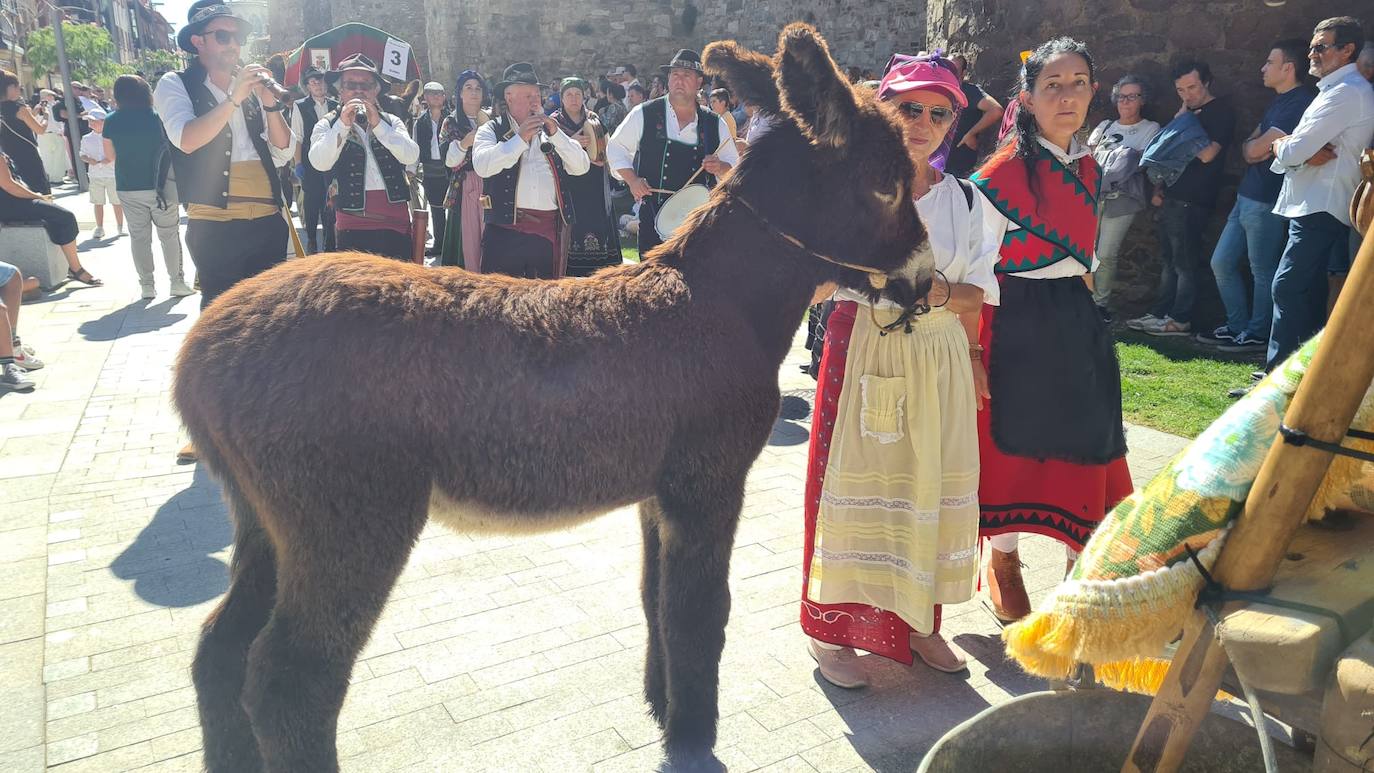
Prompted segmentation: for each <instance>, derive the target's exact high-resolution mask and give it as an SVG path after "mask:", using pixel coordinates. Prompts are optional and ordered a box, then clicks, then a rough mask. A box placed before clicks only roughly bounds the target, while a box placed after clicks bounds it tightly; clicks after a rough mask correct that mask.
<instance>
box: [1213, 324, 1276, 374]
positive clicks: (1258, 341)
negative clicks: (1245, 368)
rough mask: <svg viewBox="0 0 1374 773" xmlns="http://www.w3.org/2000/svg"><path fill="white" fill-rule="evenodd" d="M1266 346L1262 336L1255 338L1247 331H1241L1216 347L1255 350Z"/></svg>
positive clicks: (1267, 345)
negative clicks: (1233, 337)
mask: <svg viewBox="0 0 1374 773" xmlns="http://www.w3.org/2000/svg"><path fill="white" fill-rule="evenodd" d="M1268 348H1269V342H1268V341H1266V340H1264V339H1262V338H1255V337H1254V336H1252V335H1250V334H1249V333H1241V334H1240V335H1238V336H1236V337H1235V339H1233V340H1231V341H1230V342H1228V343H1224V344H1221V345H1220V346H1218V347H1217V349H1219V350H1221V351H1223V352H1257V351H1261V350H1264V349H1268ZM1251 375H1253V374H1251Z"/></svg>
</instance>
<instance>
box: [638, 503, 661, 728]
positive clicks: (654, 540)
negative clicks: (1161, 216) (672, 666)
mask: <svg viewBox="0 0 1374 773" xmlns="http://www.w3.org/2000/svg"><path fill="white" fill-rule="evenodd" d="M662 517H663V516H662V513H661V511H660V510H659V506H658V500H657V499H646V500H644V501H643V502H640V503H639V526H640V531H641V533H642V534H643V537H644V569H643V578H642V580H641V581H640V585H639V593H640V598H641V600H642V601H643V603H644V622H645V624H646V626H647V627H648V629H649V641H648V644H647V645H646V646H645V648H644V650H645V651H644V700H646V701H648V703H649V716H651V717H653V718H654V721H655V722H657V723H658V726H659V727H660V728H662V727H663V726H664V725H665V723H667V721H668V672H667V670H666V668H667V664H665V663H664V662H663V625H662V622H661V620H662V617H661V616H660V614H659V607H658V599H659V590H660V589H659V567H660V566H661V565H662V563H663V557H662V548H661V545H660V540H659V521H660V520H661V519H662Z"/></svg>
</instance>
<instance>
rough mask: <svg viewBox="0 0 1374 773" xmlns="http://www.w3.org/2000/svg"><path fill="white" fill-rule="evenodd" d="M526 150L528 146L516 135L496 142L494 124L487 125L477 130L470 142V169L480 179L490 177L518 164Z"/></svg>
mask: <svg viewBox="0 0 1374 773" xmlns="http://www.w3.org/2000/svg"><path fill="white" fill-rule="evenodd" d="M528 149H529V145H528V144H526V142H525V141H524V140H523V139H521V138H520V135H519V134H518V133H516V134H512V135H511V136H510V139H508V140H506V141H505V142H498V141H497V139H496V123H495V122H491V123H487V124H485V125H483V126H482V128H480V129H478V130H477V136H476V137H474V138H473V140H472V168H473V169H475V170H477V174H478V176H480V177H491V176H493V175H495V174H498V173H500V172H503V171H505V170H507V169H510V168H511V167H513V166H515V165H516V164H518V163H520V158H521V156H524V155H525V151H526V150H528Z"/></svg>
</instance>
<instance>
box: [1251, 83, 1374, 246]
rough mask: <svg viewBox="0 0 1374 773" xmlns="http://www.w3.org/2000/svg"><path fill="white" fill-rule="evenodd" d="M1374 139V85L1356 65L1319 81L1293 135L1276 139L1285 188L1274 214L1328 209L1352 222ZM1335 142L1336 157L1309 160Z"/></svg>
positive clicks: (1275, 167)
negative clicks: (1364, 156) (1317, 162)
mask: <svg viewBox="0 0 1374 773" xmlns="http://www.w3.org/2000/svg"><path fill="white" fill-rule="evenodd" d="M1371 140H1374V88H1370V85H1369V82H1368V81H1366V80H1365V79H1364V78H1363V77H1362V76H1361V75H1360V71H1359V70H1358V69H1356V68H1355V65H1354V64H1347V65H1346V66H1344V67H1342V68H1340V69H1338V70H1336V71H1335V72H1332V73H1330V74H1329V75H1327V76H1326V77H1324V78H1322V79H1321V80H1319V81H1317V98H1316V99H1313V100H1312V104H1310V105H1308V106H1307V109H1306V110H1305V111H1303V114H1302V120H1300V121H1298V125H1297V126H1296V127H1294V129H1293V133H1292V134H1290V135H1288V136H1287V137H1284V138H1283V139H1280V140H1278V141H1276V142H1275V143H1274V163H1273V164H1272V165H1271V166H1270V169H1272V170H1273V171H1275V172H1278V173H1280V174H1282V175H1283V187H1282V188H1281V189H1279V198H1278V200H1277V201H1276V202H1274V214H1276V215H1282V216H1283V217H1287V218H1294V217H1302V216H1303V215H1311V214H1314V213H1316V212H1326V213H1328V214H1330V215H1331V216H1332V217H1334V218H1336V219H1337V220H1339V221H1341V222H1342V223H1344V224H1346V225H1350V199H1351V197H1352V196H1354V195H1355V186H1356V185H1358V184H1359V182H1360V153H1361V152H1363V151H1364V149H1365V148H1367V147H1369V144H1370V141H1371ZM1327 143H1330V144H1331V145H1333V146H1334V147H1335V148H1336V157H1335V158H1334V159H1332V160H1330V161H1328V162H1326V163H1325V164H1322V165H1321V166H1309V165H1308V163H1307V160H1308V159H1309V158H1311V157H1312V156H1313V155H1315V154H1316V152H1317V151H1319V150H1321V149H1322V147H1323V146H1325V145H1326V144H1327Z"/></svg>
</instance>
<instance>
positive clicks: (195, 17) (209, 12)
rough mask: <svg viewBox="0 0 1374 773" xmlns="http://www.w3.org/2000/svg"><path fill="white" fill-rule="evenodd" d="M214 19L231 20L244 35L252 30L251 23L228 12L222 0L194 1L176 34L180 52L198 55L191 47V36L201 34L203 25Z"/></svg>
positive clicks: (192, 46)
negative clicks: (184, 23)
mask: <svg viewBox="0 0 1374 773" xmlns="http://www.w3.org/2000/svg"><path fill="white" fill-rule="evenodd" d="M214 19H233V20H234V21H236V22H238V23H239V30H240V31H241V32H243V34H245V35H246V34H248V32H249V31H250V30H252V29H253V23H252V22H250V21H248V20H247V19H245V18H243V17H242V16H239V15H238V14H236V13H234V12H233V11H232V10H230V9H229V6H227V5H225V4H224V0H196V2H195V3H193V4H192V5H191V7H190V9H188V10H187V11H186V26H184V27H182V28H181V29H180V30H179V31H178V32H177V45H178V46H181V50H182V51H185V52H186V53H188V54H195V53H198V52H197V51H196V47H195V46H194V45H191V36H192V35H199V34H201V33H202V32H203V31H204V29H205V25H207V24H209V23H210V22H211V21H212V20H214Z"/></svg>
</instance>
